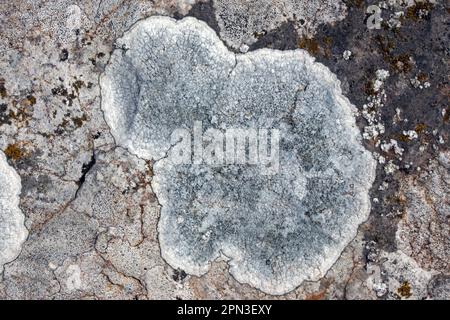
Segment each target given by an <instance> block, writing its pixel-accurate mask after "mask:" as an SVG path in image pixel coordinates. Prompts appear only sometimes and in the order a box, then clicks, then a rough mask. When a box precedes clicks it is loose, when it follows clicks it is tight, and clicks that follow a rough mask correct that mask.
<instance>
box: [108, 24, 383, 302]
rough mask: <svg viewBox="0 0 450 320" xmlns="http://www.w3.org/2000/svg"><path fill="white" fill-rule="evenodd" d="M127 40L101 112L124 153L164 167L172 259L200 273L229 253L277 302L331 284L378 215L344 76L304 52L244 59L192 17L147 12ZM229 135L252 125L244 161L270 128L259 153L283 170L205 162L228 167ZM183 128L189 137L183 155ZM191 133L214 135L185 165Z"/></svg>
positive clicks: (246, 279)
mask: <svg viewBox="0 0 450 320" xmlns="http://www.w3.org/2000/svg"><path fill="white" fill-rule="evenodd" d="M117 43H118V44H119V45H122V46H126V47H127V48H129V49H128V50H127V51H126V52H123V51H122V50H115V51H114V53H113V54H112V57H111V59H110V62H109V64H108V66H107V67H106V69H105V73H104V74H103V75H102V76H101V79H100V84H101V92H102V109H103V110H104V115H105V119H106V121H107V123H108V124H109V126H110V128H111V133H112V134H113V135H114V137H115V140H116V142H117V143H118V145H120V146H122V147H124V148H127V149H128V150H130V151H131V152H133V153H134V154H136V155H137V156H138V157H141V158H144V159H148V160H155V159H160V160H159V161H158V162H157V163H155V164H154V167H153V170H154V179H153V181H152V187H153V190H154V192H155V194H156V196H157V197H158V200H159V202H160V204H161V217H160V221H159V225H158V232H159V241H160V247H161V254H162V257H163V258H164V259H165V260H166V261H167V262H168V263H169V264H170V265H171V266H172V267H173V268H175V269H181V270H184V271H186V273H188V274H193V275H199V276H200V275H203V274H205V273H206V272H207V271H208V270H209V267H210V263H211V262H212V261H214V260H216V259H218V258H224V259H226V260H227V261H228V264H229V265H230V273H231V274H232V275H233V276H234V277H235V278H236V279H237V280H238V281H239V282H241V283H248V284H250V285H252V286H253V287H256V288H258V289H260V290H262V291H264V292H266V293H270V294H284V293H287V292H289V291H291V290H293V289H295V288H296V287H297V286H299V285H300V284H301V283H302V282H303V281H305V280H312V281H314V280H318V279H320V278H321V277H323V276H324V275H325V273H326V272H327V270H328V269H329V268H330V267H331V266H332V265H333V264H334V263H335V261H336V260H337V259H338V257H339V256H340V254H341V252H342V251H343V249H344V248H345V247H346V245H347V244H348V243H349V242H350V241H351V240H352V239H353V238H354V236H355V235H356V232H357V228H358V226H359V225H360V224H361V223H362V222H364V221H365V220H366V219H367V217H368V215H369V212H370V200H369V196H368V192H369V189H370V188H371V185H372V183H373V180H374V175H375V167H376V162H375V161H374V159H373V158H372V156H371V154H370V153H369V152H368V151H367V150H365V149H364V147H363V146H362V145H361V137H360V133H359V130H358V129H357V127H356V125H355V120H354V114H353V113H354V107H353V106H352V105H351V104H350V102H349V101H348V99H347V98H345V97H344V96H343V95H342V92H341V89H340V82H339V80H338V79H337V77H336V76H335V75H334V74H332V73H331V72H330V71H329V70H328V69H327V68H326V67H325V66H323V65H322V64H319V63H316V62H315V61H314V58H312V57H311V56H309V54H308V53H307V52H306V51H303V50H295V51H277V50H270V49H262V50H257V51H253V52H251V53H247V54H234V53H232V52H230V51H229V50H228V49H227V48H226V47H225V45H224V44H223V43H222V41H221V40H220V39H219V38H218V36H217V35H216V33H215V32H214V31H213V30H212V29H210V28H209V27H208V26H207V25H206V24H205V23H203V22H201V21H199V20H197V19H195V18H185V19H183V20H179V21H175V20H173V19H171V18H167V17H157V16H154V17H150V18H148V19H146V20H143V21H140V22H138V23H137V24H136V25H134V26H133V27H132V28H131V29H130V30H129V31H128V32H127V33H125V35H124V36H123V37H122V38H121V39H119V40H118V41H117ZM287 113H288V114H289V116H288V117H287V116H286V114H287ZM199 123H200V124H201V126H199V125H198V124H199ZM230 128H243V129H242V131H240V132H239V133H238V134H237V136H236V138H237V140H239V139H243V141H247V142H248V144H247V145H246V146H245V148H244V149H245V152H244V154H245V157H244V158H245V159H247V158H248V159H249V158H250V155H251V154H253V153H252V151H251V150H253V149H252V148H251V147H250V144H251V141H253V140H252V138H251V137H250V136H249V132H250V133H251V132H257V131H258V130H259V133H261V132H262V131H263V130H266V129H267V130H268V131H270V132H271V135H270V138H269V137H268V135H265V136H264V135H262V136H261V135H259V136H258V138H259V143H258V145H259V149H260V150H261V149H263V150H264V151H267V152H268V153H270V154H271V155H273V153H274V152H275V153H276V155H277V157H271V162H270V163H269V167H271V168H272V169H273V168H274V167H276V170H275V169H274V170H272V171H268V172H265V171H264V170H265V169H267V166H268V164H267V163H265V164H260V163H259V164H255V163H249V161H247V162H246V161H244V162H243V163H237V162H231V163H230V162H226V163H225V162H223V161H222V162H221V161H212V162H208V161H206V160H205V158H203V159H200V160H199V159H198V158H197V156H198V155H200V156H201V155H203V156H204V155H205V154H207V153H208V152H211V153H210V155H214V157H213V158H214V159H216V160H220V155H221V154H223V153H225V154H226V153H227V151H228V148H229V145H231V144H229V143H228V142H227V143H226V144H225V143H224V140H226V139H224V140H220V139H218V138H217V137H226V135H227V132H228V131H227V130H228V129H230ZM252 128H257V129H255V131H251V130H250V131H249V129H252ZM276 130H277V131H276ZM174 132H178V133H179V132H183V133H187V136H184V137H183V141H181V142H179V143H177V144H176V145H175V146H173V141H174V140H173V134H174ZM275 132H279V141H278V144H274V143H273V142H274V136H276V134H275ZM212 133H214V135H213V134H212ZM192 136H194V140H196V138H199V137H200V139H202V138H203V140H202V141H201V142H200V143H195V141H194V143H193V145H194V148H193V149H194V157H193V158H194V159H191V157H190V154H188V157H185V158H184V160H187V161H185V162H183V164H178V163H179V162H177V161H178V160H179V157H177V156H179V155H180V154H181V153H183V155H184V156H185V153H184V152H185V151H186V152H187V151H190V148H191V142H192V141H191V137H192ZM261 137H263V138H261ZM246 138H248V140H245V139H246ZM267 139H269V141H271V142H272V143H271V145H270V147H268V150H267V149H266V147H267ZM224 145H226V146H227V150H226V151H225V149H224ZM262 145H264V146H265V147H264V148H263V147H261V146H262ZM171 146H172V148H171V153H170V155H169V156H167V157H166V154H167V153H168V151H169V148H170V147H171ZM233 146H234V141H233ZM277 147H278V148H277ZM183 148H184V149H183ZM211 150H212V151H211ZM180 151H182V152H181V153H180ZM263 153H264V152H263ZM263 153H259V155H261V154H263ZM266 155H267V154H266ZM248 159H247V160H248ZM191 160H193V161H191ZM202 160H204V161H202ZM222 160H223V159H222ZM277 161H278V163H276V165H275V162H277ZM192 162H193V163H192ZM274 165H275V166H274Z"/></svg>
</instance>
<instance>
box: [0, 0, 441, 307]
mask: <svg viewBox="0 0 450 320" xmlns="http://www.w3.org/2000/svg"><path fill="white" fill-rule="evenodd" d="M242 3H243V2H238V1H231V2H230V1H220V0H212V1H207V0H201V1H190V0H179V1H178V0H177V1H172V0H170V1H166V0H158V1H127V0H123V1H105V0H98V1H97V0H92V1H68V0H67V1H65V0H52V1H27V0H19V1H14V2H6V1H3V2H2V3H1V4H0V9H1V10H0V21H1V22H2V25H5V26H7V28H2V29H1V31H0V34H1V37H0V52H1V58H0V70H1V71H0V149H1V150H2V152H3V153H0V154H4V155H5V157H4V161H3V160H2V161H0V167H1V168H6V170H7V171H8V172H16V173H17V176H16V175H14V176H15V177H16V178H19V179H17V180H18V181H20V183H19V182H18V183H17V184H14V185H21V189H19V190H20V191H19V192H15V191H13V192H9V191H7V189H8V188H5V187H4V185H3V183H2V185H1V190H0V193H1V194H2V199H3V194H8V196H7V199H8V201H7V207H8V206H9V207H11V204H13V206H12V207H15V208H16V209H15V210H18V211H17V217H18V218H17V219H12V220H11V219H10V216H8V219H3V213H2V218H1V219H0V221H1V225H0V230H3V229H2V228H4V221H6V222H7V223H8V221H10V222H14V223H16V222H18V221H19V220H20V218H19V217H20V216H21V214H23V215H24V217H25V219H24V226H25V228H26V229H25V228H22V225H23V222H20V223H19V224H18V225H17V226H18V228H19V229H18V230H19V231H20V230H21V231H20V232H19V233H20V234H22V239H23V240H25V241H23V240H22V241H15V240H14V241H9V240H6V241H5V240H4V239H5V238H4V237H3V236H0V239H1V240H0V241H1V243H0V250H2V251H1V252H3V250H4V249H3V248H7V249H6V250H7V252H13V253H14V254H10V255H9V256H8V258H7V259H3V256H2V258H0V259H2V260H0V265H3V270H2V273H1V278H0V298H2V299H20V298H25V299H113V298H116V299H136V298H137V299H176V298H182V299H225V298H248V299H252V298H253V299H267V298H276V299H449V298H450V285H449V284H450V271H449V267H448V260H449V243H448V239H449V229H448V225H449V215H450V209H449V202H448V198H449V193H450V191H449V183H448V172H449V168H448V157H449V156H448V152H449V138H450V137H449V131H450V130H449V126H450V123H449V117H450V110H449V106H448V98H449V82H448V74H449V66H448V61H449V59H448V58H449V50H448V43H449V39H448V38H449V26H448V22H447V21H448V15H449V8H448V4H447V3H446V2H444V1H385V2H379V1H369V0H367V1H350V0H343V1H332V2H331V1H330V2H328V1H323V2H321V3H324V4H325V5H323V6H319V5H318V4H317V3H318V2H317V3H316V2H314V1H296V2H295V3H296V4H297V6H294V5H292V3H294V2H292V1H287V0H286V1H275V2H273V3H274V4H273V5H268V3H269V2H267V1H261V2H259V4H258V5H255V3H256V1H250V2H248V4H247V6H243V5H242ZM271 3H272V1H271ZM224 4H229V10H224ZM371 5H376V6H378V8H379V14H380V18H382V20H377V17H376V16H372V14H373V13H372V12H373V11H370V12H371V13H367V10H368V7H369V6H371ZM299 12H305V13H306V14H305V15H304V16H300V15H299V14H298V13H299ZM155 15H158V16H161V15H164V16H170V17H172V18H174V19H177V20H181V19H182V18H184V17H185V16H191V17H195V18H196V19H198V20H201V21H204V22H205V23H206V24H207V25H208V26H209V27H210V28H211V29H212V30H214V37H216V38H217V39H219V41H220V42H221V43H223V44H225V46H227V47H223V49H222V50H223V51H224V52H228V53H229V54H230V57H231V59H232V58H233V54H234V53H242V54H244V55H243V57H245V56H246V55H249V56H257V55H258V51H255V50H257V49H262V48H267V49H278V50H282V53H281V54H286V53H287V52H288V51H292V50H296V49H303V50H305V51H307V52H308V56H311V57H314V58H315V60H316V61H317V62H319V63H321V64H323V65H325V66H326V67H327V68H328V69H329V71H327V72H328V73H329V74H334V75H335V77H336V79H338V80H339V81H340V88H341V90H342V96H343V97H346V98H348V99H349V101H350V102H351V104H352V105H353V106H355V108H356V109H357V112H356V114H355V115H354V117H355V118H356V126H357V128H358V130H359V133H358V136H361V137H362V140H361V142H359V143H358V144H357V146H358V147H357V148H361V150H367V151H364V152H367V153H368V154H369V153H371V154H372V155H371V157H373V158H374V159H376V161H377V162H378V165H377V169H376V173H375V180H374V182H373V184H372V187H371V189H370V192H369V199H370V201H371V209H370V214H369V216H368V219H367V221H365V222H364V223H362V224H361V225H360V226H359V228H358V230H357V233H356V236H355V234H353V236H352V240H351V241H350V242H349V243H348V241H342V244H343V245H342V249H343V251H342V250H339V251H342V252H340V254H339V256H338V258H337V260H336V262H335V263H334V264H333V265H332V266H330V267H327V268H324V269H323V270H322V271H321V272H319V274H320V275H319V276H318V277H316V278H314V279H311V280H312V281H303V282H302V281H294V280H292V281H291V282H289V281H287V283H288V286H289V288H287V289H283V290H280V291H276V290H275V291H276V292H275V291H273V290H268V289H266V290H264V285H263V284H260V285H258V284H256V283H255V282H252V281H249V280H248V279H247V280H246V279H242V278H239V276H238V273H236V269H233V265H231V266H230V264H229V261H226V259H219V260H218V261H215V262H213V261H212V260H214V259H212V258H211V257H212V256H209V258H208V259H207V260H208V262H210V263H209V265H208V269H207V270H205V272H206V273H204V274H203V272H202V274H201V275H199V274H198V275H193V274H192V270H187V269H188V268H187V267H186V270H183V268H182V267H183V266H186V263H181V264H175V263H173V261H172V263H170V261H166V260H165V259H164V258H165V256H164V248H163V247H161V241H160V238H159V236H160V232H161V228H159V230H158V225H160V226H161V219H160V217H162V216H163V215H164V206H163V207H161V205H162V204H163V203H162V201H161V199H159V196H160V195H158V190H157V188H155V187H156V184H155V181H156V182H157V181H158V180H160V179H161V177H163V176H164V175H160V174H159V173H161V172H162V171H161V170H166V171H167V172H168V173H169V172H174V171H170V170H168V169H169V168H168V167H167V166H162V167H159V168H158V164H159V165H161V164H162V163H164V161H162V162H161V161H159V162H156V164H155V161H154V160H151V158H150V157H148V156H147V155H143V154H139V152H136V150H131V149H130V148H129V145H126V144H124V143H123V142H124V141H119V140H118V139H117V137H118V136H117V134H116V133H115V131H114V128H113V127H112V126H111V123H109V121H108V115H107V113H106V112H105V113H104V110H102V90H101V88H100V82H99V80H100V76H101V75H102V74H104V72H105V68H106V70H107V69H108V68H110V67H111V66H113V65H114V64H113V62H114V61H113V60H114V59H113V58H111V55H112V54H113V52H120V51H122V52H124V53H126V52H127V50H129V49H130V48H127V47H126V46H122V44H121V43H120V40H118V39H120V38H122V37H123V35H124V33H126V32H127V31H128V30H129V29H130V28H132V26H134V25H136V23H137V22H138V21H140V20H142V19H144V18H148V17H150V16H155ZM243 16H245V17H246V18H245V19H243V18H240V17H243ZM377 21H378V22H379V27H380V28H379V29H376V28H372V24H373V23H376V22H377ZM245 22H246V23H247V24H245ZM369 25H370V27H369ZM211 32H212V31H211ZM213 47H214V46H213ZM181 48H183V45H181ZM283 51H285V52H284V53H283ZM231 52H233V54H231ZM266 52H272V51H266ZM268 55H269V56H270V58H268V59H273V58H274V55H272V56H271V54H270V53H269V54H268ZM302 55H305V56H306V53H302ZM163 57H164V56H163ZM209 57H210V58H211V59H215V60H211V62H212V63H213V65H217V63H219V62H223V59H224V57H223V55H219V54H215V53H212V54H211V55H210V56H209ZM107 66H108V67H107ZM262 70H266V69H264V68H263V69H262ZM184 72H186V73H185V74H183V76H186V75H187V73H190V72H192V70H190V71H189V70H184ZM264 72H265V71H264ZM266 73H267V72H266ZM130 74H133V72H130ZM274 74H275V75H274ZM274 74H272V73H270V74H269V73H268V74H267V79H270V78H272V77H276V76H277V75H278V76H280V77H281V76H285V75H286V74H288V73H286V72H284V73H277V72H276V71H275V73H274ZM191 76H192V74H191ZM202 80H205V79H202ZM208 83H209V82H208ZM243 87H244V88H245V85H244V86H243ZM237 96H238V97H241V95H237ZM246 96H247V97H252V94H251V93H249V94H248V95H246ZM255 104H256V102H255ZM275 107H279V108H286V107H283V104H280V105H279V106H278V105H277V106H275ZM255 108H256V107H255ZM286 111H288V110H286ZM336 112H337V111H336ZM261 113H262V112H261ZM150 114H151V113H150ZM338 114H339V115H340V116H344V115H343V114H342V113H341V112H339V113H338ZM105 119H106V120H105ZM205 124H206V123H205ZM205 127H208V126H206V125H205ZM189 128H192V126H189V127H188V129H189ZM344 131H345V130H342V132H344ZM338 132H341V131H338ZM160 133H161V132H153V133H152V134H160ZM150 137H153V135H151V136H150ZM361 144H362V145H363V146H361ZM353 145H354V144H353ZM123 146H125V147H126V148H124V147H123ZM362 148H365V149H362ZM355 150H356V149H354V151H355ZM313 155H316V156H317V154H315V153H313ZM158 170H159V171H158ZM0 172H3V171H0ZM8 181H9V182H11V180H10V179H8ZM166 181H167V180H166ZM175 185H177V184H175ZM258 190H259V189H258ZM261 190H263V189H261ZM283 190H285V189H283ZM255 191H256V190H255ZM287 191H290V190H287ZM18 193H20V195H19V198H17V194H18ZM9 194H11V195H9ZM211 199H212V197H209V198H207V200H208V201H211ZM16 200H19V203H18V207H19V209H17V207H16V206H14V202H15V201H16ZM2 201H3V200H2ZM181 203H182V202H180V204H181ZM242 203H251V202H242ZM2 208H3V206H2ZM161 208H163V210H162V209H161ZM200 208H202V207H201V206H200ZM1 211H2V212H3V209H2V210H1ZM252 212H253V211H252ZM362 220H363V219H361V220H360V221H358V223H356V224H351V225H352V226H354V227H355V228H356V227H357V225H358V224H359V223H361V222H362ZM212 221H213V222H217V221H219V220H212ZM286 223H287V224H289V225H291V226H296V224H295V223H292V224H290V223H288V222H287V221H286ZM271 226H273V225H271V224H270V223H268V224H267V228H262V229H261V230H263V231H267V232H268V230H269V228H270V227H271ZM213 227H214V228H216V230H217V225H214V224H213ZM9 230H11V229H9ZM355 231H356V230H355ZM170 232H172V234H171V233H170ZM170 232H169V231H168V233H167V234H168V235H172V236H177V235H179V234H180V233H178V232H177V231H175V230H171V231H170ZM27 233H28V237H26V234H27ZM7 238H8V237H7ZM25 238H26V239H25ZM14 239H18V238H14ZM341 240H342V239H341ZM349 240H350V239H349ZM8 241H9V242H8ZM265 243H266V244H270V243H272V244H276V243H277V242H276V241H274V242H270V241H269V242H265ZM347 243H348V244H347ZM298 245H299V244H298V243H297V244H296V246H294V248H293V250H295V249H299V248H300V247H299V246H298ZM344 247H345V248H344ZM161 249H163V250H161ZM251 250H253V251H251ZM251 250H250V251H249V252H257V251H256V250H255V249H251ZM199 252H201V256H204V251H202V250H200V251H199ZM261 252H264V251H261ZM322 254H323V253H322ZM3 260H4V261H3ZM333 260H334V259H333ZM249 261H252V263H257V262H258V261H259V260H258V258H256V259H250V260H249ZM167 262H169V263H167ZM174 267H175V268H174ZM240 270H242V268H241V269H240ZM190 271H191V272H190ZM300 282H302V283H301V284H300ZM275 285H279V283H278V282H277V281H275ZM284 285H285V283H283V284H282V286H283V288H284ZM261 289H263V290H261ZM264 291H265V292H264ZM287 291H289V292H287ZM268 293H277V294H279V295H276V296H273V295H270V294H268ZM280 294H281V295H280Z"/></svg>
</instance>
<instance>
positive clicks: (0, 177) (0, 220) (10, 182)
mask: <svg viewBox="0 0 450 320" xmlns="http://www.w3.org/2000/svg"><path fill="white" fill-rule="evenodd" d="M0 186H1V188H0V271H3V265H4V264H6V263H8V262H11V261H12V260H14V259H15V258H16V257H17V256H18V255H19V253H20V250H21V247H22V244H23V242H24V241H25V239H26V237H27V234H28V233H27V229H26V228H25V225H24V216H23V213H22V211H21V210H20V208H19V195H20V189H21V182H20V177H19V175H18V174H17V173H16V172H15V170H14V168H12V167H10V166H9V164H8V162H7V160H6V157H5V155H4V153H3V152H0Z"/></svg>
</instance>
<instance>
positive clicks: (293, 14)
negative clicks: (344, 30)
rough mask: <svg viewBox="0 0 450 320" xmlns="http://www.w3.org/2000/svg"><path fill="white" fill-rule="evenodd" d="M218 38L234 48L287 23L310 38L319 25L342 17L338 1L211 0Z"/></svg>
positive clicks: (251, 42) (342, 13) (344, 8)
mask: <svg viewBox="0 0 450 320" xmlns="http://www.w3.org/2000/svg"><path fill="white" fill-rule="evenodd" d="M212 1H213V4H214V8H215V10H216V19H217V22H218V24H219V28H220V36H221V38H222V39H223V40H224V41H225V42H226V43H227V44H228V45H229V46H231V47H233V48H234V49H239V48H240V47H241V46H242V45H251V44H253V43H254V42H256V41H257V40H258V38H259V37H261V36H263V35H265V34H266V33H268V32H269V31H271V30H275V29H277V28H278V27H280V26H281V25H282V24H283V23H285V22H287V21H290V22H292V23H294V26H295V28H296V30H297V33H298V34H299V35H303V36H308V37H312V36H313V35H314V33H315V31H316V28H317V27H318V26H319V25H320V24H322V23H333V22H336V21H340V20H342V19H344V18H345V16H346V6H345V4H344V3H343V2H342V1H341V0H275V1H274V0H263V1H254V0H250V1H242V0H212Z"/></svg>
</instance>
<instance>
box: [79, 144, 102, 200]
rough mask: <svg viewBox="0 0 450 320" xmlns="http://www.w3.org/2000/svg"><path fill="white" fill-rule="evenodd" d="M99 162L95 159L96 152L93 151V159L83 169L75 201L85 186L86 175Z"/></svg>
mask: <svg viewBox="0 0 450 320" xmlns="http://www.w3.org/2000/svg"><path fill="white" fill-rule="evenodd" d="M96 162H97V160H96V159H95V151H92V156H91V159H90V160H89V162H88V163H84V164H83V166H82V167H81V177H80V179H79V180H78V181H77V185H78V189H77V191H76V192H75V199H76V198H77V196H78V192H79V191H80V189H81V187H82V186H83V184H84V182H85V181H86V175H87V174H88V173H89V171H90V170H91V169H92V167H93V166H94V165H95V163H96Z"/></svg>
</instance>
